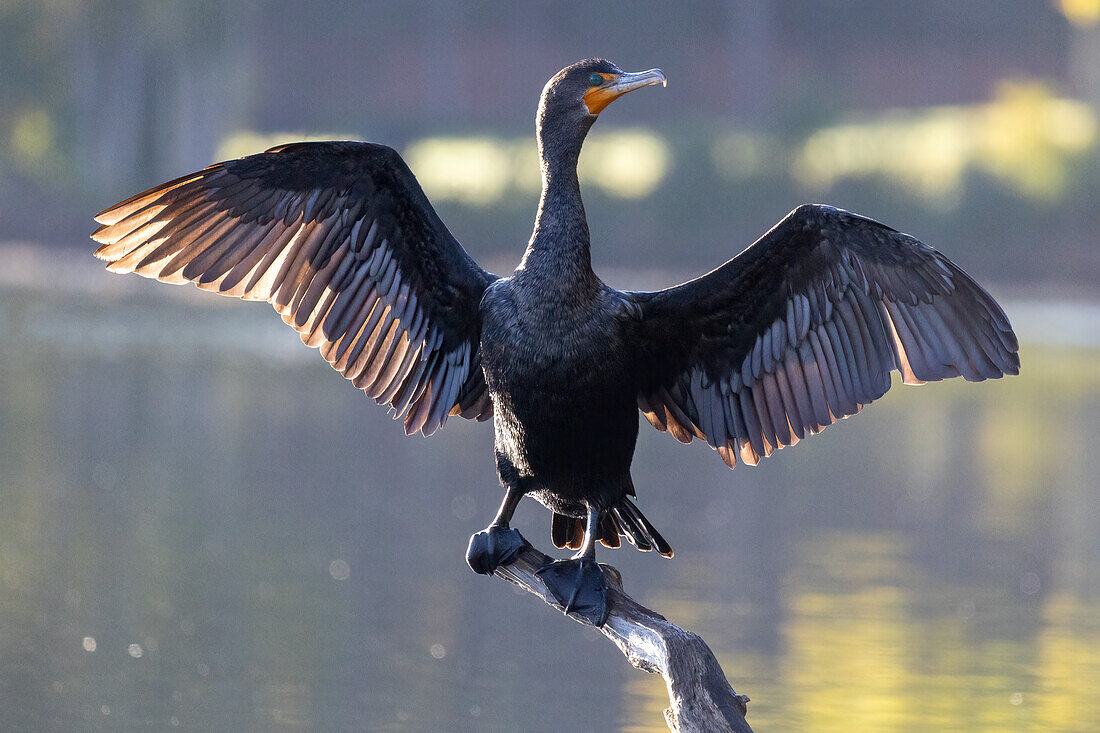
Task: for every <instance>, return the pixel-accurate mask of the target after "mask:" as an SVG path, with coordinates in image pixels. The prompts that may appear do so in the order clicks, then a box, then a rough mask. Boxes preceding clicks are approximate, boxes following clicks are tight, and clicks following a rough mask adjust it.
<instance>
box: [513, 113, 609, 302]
mask: <svg viewBox="0 0 1100 733" xmlns="http://www.w3.org/2000/svg"><path fill="white" fill-rule="evenodd" d="M563 121H564V120H562V118H558V119H557V120H556V121H555V120H554V119H549V118H547V117H546V116H545V115H544V114H542V110H540V114H539V118H538V123H539V124H538V143H539V159H540V163H541V168H542V196H541V198H540V199H539V210H538V215H537V216H536V217H535V229H534V231H533V232H532V234H531V241H530V242H528V244H527V251H526V252H524V254H523V262H522V263H521V264H520V268H521V269H523V270H525V271H526V272H528V273H529V274H531V275H545V276H546V277H547V278H548V279H552V280H553V281H554V282H555V283H556V284H557V286H558V287H559V288H565V289H570V288H576V287H588V286H592V285H593V284H594V283H596V282H598V281H597V280H596V276H595V274H594V273H593V272H592V257H591V253H590V250H589V238H588V222H587V221H586V220H585V216H584V204H583V203H582V202H581V189H580V183H579V182H578V180H577V160H578V159H579V157H580V152H581V144H582V143H583V142H584V137H585V135H586V134H587V133H588V128H589V127H591V125H592V121H591V120H583V121H582V122H581V123H580V124H578V123H577V122H576V121H571V124H562V122H563Z"/></svg>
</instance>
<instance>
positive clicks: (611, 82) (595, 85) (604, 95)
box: [539, 59, 667, 123]
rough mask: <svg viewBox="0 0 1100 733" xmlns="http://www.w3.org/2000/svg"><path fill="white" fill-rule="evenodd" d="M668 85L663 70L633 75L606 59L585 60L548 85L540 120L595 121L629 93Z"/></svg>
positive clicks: (540, 109) (570, 67)
mask: <svg viewBox="0 0 1100 733" xmlns="http://www.w3.org/2000/svg"><path fill="white" fill-rule="evenodd" d="M666 83H667V82H666V81H665V75H664V72H662V71H661V70H660V69H649V70H648V71H639V72H636V73H630V72H626V71H623V70H622V69H620V68H619V67H618V66H616V65H615V64H613V63H611V62H610V61H608V60H607V59H585V60H584V61H578V62H577V63H575V64H573V65H572V66H567V67H565V68H564V69H562V70H561V71H559V72H558V73H557V74H554V76H553V78H551V79H550V81H548V82H546V86H545V87H544V88H543V90H542V98H541V99H540V101H539V118H540V119H544V118H545V117H546V115H548V114H553V115H555V116H563V117H567V118H574V119H577V120H578V121H580V120H582V119H585V118H592V119H594V118H595V116H596V115H598V114H599V113H600V112H602V111H603V109H604V108H605V107H607V105H609V104H611V103H612V102H614V101H615V100H616V99H618V98H619V97H621V96H622V95H624V94H626V93H627V92H632V91H634V90H635V89H641V88H642V87H647V86H649V85H651V84H661V85H664V84H666ZM591 121H592V120H591V119H589V120H588V122H589V123H591Z"/></svg>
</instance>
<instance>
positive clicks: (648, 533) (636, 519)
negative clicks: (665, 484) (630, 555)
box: [611, 497, 672, 557]
mask: <svg viewBox="0 0 1100 733" xmlns="http://www.w3.org/2000/svg"><path fill="white" fill-rule="evenodd" d="M611 512H612V513H613V514H614V515H615V517H616V519H618V522H619V526H620V527H621V528H622V532H623V534H624V535H626V538H627V540H629V541H630V542H631V543H632V544H633V545H634V546H636V547H637V548H638V549H639V550H643V551H646V550H656V551H657V552H658V553H660V554H661V555H664V556H665V557H672V546H671V545H669V544H668V541H667V540H666V539H665V538H664V537H662V536H661V533H660V532H658V531H657V528H656V527H654V526H653V525H652V524H650V523H649V520H648V519H646V518H645V515H644V514H642V512H641V511H640V510H639V509H638V507H636V506H634V503H633V502H632V501H630V499H627V498H625V497H624V498H623V500H622V501H620V502H619V503H618V505H617V506H615V507H614V508H613V509H612V510H611Z"/></svg>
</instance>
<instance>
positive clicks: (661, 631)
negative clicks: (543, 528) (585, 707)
mask: <svg viewBox="0 0 1100 733" xmlns="http://www.w3.org/2000/svg"><path fill="white" fill-rule="evenodd" d="M551 560H552V558H550V557H548V556H546V555H544V554H543V553H541V552H539V551H538V550H536V549H535V548H534V547H532V546H531V545H530V544H526V545H525V546H524V547H523V549H522V550H520V552H519V553H518V555H517V556H516V559H515V560H514V561H513V562H511V563H509V564H508V565H502V566H500V567H498V568H497V569H496V570H495V571H494V574H495V575H496V576H498V577H500V578H503V579H504V580H507V581H508V582H509V583H513V584H515V585H517V586H519V587H520V588H523V589H524V590H526V591H527V592H529V593H534V594H535V595H536V596H539V597H540V598H542V600H544V601H545V602H546V603H548V604H549V605H551V606H553V607H555V608H557V609H558V610H559V611H562V612H563V613H564V611H565V609H564V608H563V607H562V606H561V605H560V604H559V603H558V602H557V601H556V600H555V599H554V596H553V595H552V594H551V593H550V590H549V589H548V588H547V587H546V585H545V584H544V583H543V581H542V578H541V577H539V575H538V574H537V571H538V570H539V568H541V567H543V566H544V565H546V564H547V563H549V562H551ZM601 567H602V568H603V570H604V576H605V577H606V578H607V585H608V594H607V595H608V604H609V606H610V614H609V615H608V617H607V622H606V623H605V624H604V626H603V628H601V629H599V631H601V632H602V633H603V635H604V636H606V637H607V638H608V639H611V641H613V642H614V643H615V646H617V647H619V650H620V651H621V652H622V653H623V654H625V655H626V658H627V660H628V661H629V662H630V663H631V664H632V665H634V666H635V667H637V668H638V669H642V670H645V671H646V672H654V673H657V674H660V675H661V676H662V677H664V679H665V684H666V685H667V686H668V699H669V703H670V707H669V708H668V709H667V710H665V722H667V723H668V727H669V729H670V730H672V731H673V733H722V732H723V731H733V732H734V733H752V728H750V727H749V724H748V722H746V720H745V710H746V708H745V703H747V702H748V701H749V698H748V697H746V696H745V695H738V694H737V693H736V692H734V690H733V688H732V687H730V684H729V682H727V681H726V675H725V674H724V673H723V672H722V668H721V667H720V666H719V664H718V660H717V659H715V657H714V653H713V652H711V650H710V647H708V646H707V645H706V643H705V642H704V641H703V640H702V639H701V638H699V637H698V636H696V635H695V634H693V633H691V632H690V631H685V630H684V629H681V628H680V627H679V626H676V625H675V624H672V623H670V622H669V621H667V620H666V619H665V618H664V616H661V615H660V614H658V613H655V612H654V611H651V610H649V609H648V608H645V607H644V606H642V605H641V604H639V603H638V602H637V601H635V600H634V599H633V598H631V597H630V596H628V595H627V594H626V593H624V592H623V584H622V576H621V575H620V574H619V571H618V570H616V569H615V568H613V567H611V566H610V565H601ZM568 615H569V617H570V618H572V619H573V620H574V621H576V622H577V623H580V624H584V625H587V626H591V625H592V624H591V622H590V621H589V620H588V619H586V618H584V617H582V616H580V615H577V614H573V613H571V614H568Z"/></svg>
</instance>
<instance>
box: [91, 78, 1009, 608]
mask: <svg viewBox="0 0 1100 733" xmlns="http://www.w3.org/2000/svg"><path fill="white" fill-rule="evenodd" d="M664 82H665V77H664V74H663V73H662V72H661V71H660V70H659V69H651V70H649V71H644V72H641V73H636V74H630V73H624V72H623V71H621V70H620V69H619V68H618V67H617V66H615V65H614V64H612V63H610V62H608V61H605V60H602V59H590V60H586V61H581V62H580V63H577V64H574V65H572V66H569V67H568V68H565V69H563V70H561V71H560V72H558V73H557V74H556V75H555V76H554V77H553V78H552V79H551V80H550V81H549V82H548V83H547V84H546V87H545V88H544V89H543V91H542V97H541V100H540V102H539V107H538V115H537V132H538V147H539V155H540V158H541V163H542V165H541V168H542V197H541V200H540V201H539V209H538V216H537V217H536V220H535V228H534V232H533V233H532V235H531V239H530V242H529V243H528V245H527V250H526V252H525V253H524V255H523V260H522V262H521V263H520V265H519V267H518V268H517V269H516V271H515V272H514V273H513V274H512V275H511V276H509V277H503V278H501V277H497V276H495V275H491V274H489V273H488V272H486V271H485V270H483V269H481V268H480V267H478V265H477V264H476V263H475V262H474V261H473V260H472V259H471V258H470V257H469V256H468V255H467V254H466V252H465V250H463V248H462V247H461V245H459V243H458V242H457V241H456V240H455V238H454V237H453V236H451V233H450V232H449V231H447V228H446V227H445V226H444V225H443V222H442V221H440V219H439V217H438V216H437V215H436V213H435V211H434V210H433V209H432V206H431V204H430V203H429V202H428V199H427V198H426V197H425V195H424V193H423V191H422V190H421V188H420V186H419V185H418V184H417V182H416V179H415V178H414V177H413V175H412V173H411V172H410V171H409V169H408V167H407V166H406V165H405V163H404V162H403V161H402V160H401V157H400V156H399V155H398V154H397V153H396V152H394V151H393V150H392V149H390V148H388V147H385V146H383V145H376V144H372V143H361V142H323V143H296V144H291V145H283V146H280V147H277V148H272V149H271V150H268V151H267V152H264V153H260V154H257V155H250V156H247V157H244V158H240V159H238V160H231V161H226V162H224V163H218V164H215V165H212V166H210V167H208V168H205V169H203V170H201V171H198V172H196V173H192V174H190V175H187V176H183V177H182V178H178V179H176V180H174V181H170V182H168V183H165V184H163V185H160V186H157V187H156V188H153V189H150V190H148V191H146V192H144V193H140V194H138V195H136V196H134V197H132V198H130V199H127V200H126V201H123V202H122V203H120V204H117V205H115V206H112V207H110V208H109V209H107V210H105V211H103V212H102V213H100V214H99V215H98V216H97V217H96V219H97V220H98V221H99V222H100V223H101V224H102V225H103V226H101V227H100V228H99V229H97V230H96V232H95V233H94V234H93V235H92V236H93V238H94V239H95V240H96V241H97V242H100V243H102V247H100V248H99V249H98V250H97V251H96V255H97V256H98V257H100V258H102V259H104V260H107V261H108V263H109V264H108V269H110V270H112V271H114V272H136V273H138V274H140V275H144V276H146V277H155V278H157V279H159V280H163V281H165V282H171V283H183V282H193V283H195V284H196V285H198V287H200V288H203V289H204V290H211V291H214V292H216V293H220V294H223V295H232V296H237V297H241V298H244V299H247V300H266V301H268V302H270V303H271V304H272V305H273V306H274V307H275V309H276V310H277V311H278V312H279V313H280V314H281V315H282V317H283V320H284V321H286V322H287V323H288V324H290V325H291V326H293V327H294V328H295V329H296V330H297V331H298V332H299V333H300V334H301V337H302V341H304V342H305V343H306V344H307V345H309V346H314V347H318V348H319V349H320V350H321V354H322V355H323V356H324V357H325V359H326V360H327V361H328V362H329V363H330V364H331V365H332V366H333V367H334V368H335V369H337V370H338V371H340V373H342V374H343V375H344V376H345V377H347V378H348V379H349V380H351V381H352V382H353V383H354V384H355V386H356V387H359V388H361V389H362V390H363V391H365V392H366V393H367V394H368V395H369V396H370V397H372V398H374V399H375V401H377V402H379V403H382V404H386V405H388V406H389V407H390V408H391V411H392V412H393V413H394V415H395V416H396V417H403V418H404V423H405V431H406V432H407V433H410V434H411V433H414V432H417V431H421V432H423V433H424V434H425V435H430V434H431V433H433V432H434V431H435V430H437V429H438V428H440V427H442V426H443V424H444V423H445V422H446V421H447V418H448V416H451V415H461V416H462V417H466V418H473V419H477V420H485V419H488V418H489V417H492V418H493V419H494V425H495V428H496V461H497V470H498V473H499V475H500V480H501V483H502V484H503V485H504V487H505V488H506V493H505V497H504V501H503V503H502V505H501V507H500V511H499V512H498V513H497V515H496V518H495V519H494V520H493V522H492V523H491V524H490V525H489V527H488V528H486V529H485V530H484V531H482V532H479V533H477V534H476V535H474V536H473V537H472V538H471V541H470V548H469V550H468V552H467V559H468V561H469V563H470V566H471V567H472V568H473V569H474V570H476V571H477V572H479V573H491V572H492V571H493V569H494V568H495V567H497V566H498V565H499V564H502V563H506V562H508V561H509V560H510V559H511V556H512V555H514V553H515V551H516V550H517V549H518V548H519V547H520V546H521V543H522V539H521V538H520V537H519V534H518V532H516V531H515V530H512V529H509V521H510V519H511V517H512V513H513V511H514V510H515V508H516V505H517V504H518V503H519V501H520V499H521V498H522V497H523V496H526V495H531V496H534V497H535V498H536V499H537V500H538V501H540V502H541V503H542V504H544V505H545V506H546V507H548V508H549V509H550V510H551V511H552V512H553V519H552V538H553V541H554V544H555V545H556V546H558V547H565V546H568V547H570V548H574V549H578V550H579V552H578V553H577V554H576V555H575V556H574V557H573V558H572V559H570V560H565V561H561V562H557V563H553V564H552V565H550V566H548V567H547V568H545V569H544V578H545V579H546V581H547V583H548V585H550V587H551V589H552V590H553V592H554V593H555V594H556V595H557V596H558V597H559V600H561V601H562V602H563V604H566V605H567V606H568V607H571V608H573V609H575V610H577V611H578V612H580V613H583V614H585V615H587V616H588V617H589V618H590V619H591V620H592V621H593V622H594V623H596V624H601V623H603V621H604V619H605V618H606V614H607V607H606V602H605V600H604V595H605V594H604V588H605V586H604V584H603V575H602V573H601V571H600V569H599V566H598V565H597V564H596V562H595V542H596V541H597V540H599V541H601V542H603V543H604V544H605V545H608V546H610V547H618V546H619V538H620V535H623V536H625V537H626V538H627V539H628V540H629V541H630V542H631V543H633V544H634V545H635V546H636V547H638V548H639V549H641V550H650V549H655V550H657V551H658V552H659V553H660V554H662V555H665V556H671V555H672V548H671V547H670V546H669V544H668V542H666V541H665V539H664V538H663V537H662V536H661V534H660V533H659V532H658V531H657V530H656V529H654V528H653V525H651V524H650V523H649V521H648V520H647V519H646V518H645V517H644V516H643V515H642V513H641V512H640V511H639V510H638V508H637V507H636V506H635V505H634V503H633V502H632V501H631V500H630V497H633V496H635V493H634V487H633V484H632V483H631V478H630V462H631V459H632V457H633V453H634V445H635V441H636V439H637V435H638V409H639V408H640V409H641V411H642V413H643V414H644V415H645V417H646V418H647V419H648V420H649V422H650V423H651V424H652V425H653V426H654V427H656V428H658V429H659V430H667V431H668V432H670V433H672V435H673V436H675V437H676V438H677V439H678V440H680V441H682V442H685V443H686V442H689V441H691V440H692V438H700V439H703V440H706V441H707V442H708V443H709V444H710V445H711V446H712V447H713V448H715V449H716V450H717V451H718V453H719V454H720V455H721V457H722V460H724V461H725V462H726V463H727V464H728V465H729V466H730V467H733V466H734V465H735V464H736V463H737V461H738V460H741V461H742V462H744V463H748V464H755V463H757V462H758V461H759V460H760V459H761V458H763V457H765V456H769V455H771V454H772V452H773V451H775V450H776V449H778V448H782V447H784V446H788V445H793V444H794V443H796V442H797V441H798V440H799V439H801V438H803V437H805V436H806V435H807V434H813V433H816V432H818V431H819V430H821V429H823V428H824V427H825V426H826V425H829V424H831V423H833V422H834V421H836V420H837V419H838V418H842V417H847V416H849V415H852V414H854V413H856V412H858V411H859V410H860V409H861V408H862V406H863V405H865V404H867V403H869V402H871V401H873V400H875V399H877V398H879V397H881V396H882V395H883V393H885V392H886V390H887V389H889V388H890V372H891V371H892V370H894V369H897V370H899V371H900V372H901V374H902V377H903V381H904V382H906V383H907V384H920V383H922V382H924V381H933V380H939V379H943V378H945V377H956V376H962V377H965V378H966V379H968V380H973V381H978V380H983V379H988V378H997V377H1000V376H1002V375H1004V374H1016V373H1017V372H1018V370H1019V358H1018V356H1017V341H1016V337H1015V335H1014V334H1013V332H1012V329H1011V327H1010V325H1009V322H1008V319H1007V318H1006V317H1005V314H1004V312H1003V311H1002V310H1001V308H1000V307H999V306H998V305H997V303H996V302H994V300H993V298H992V297H990V295H989V294H988V293H987V292H986V291H985V290H983V289H982V288H981V287H980V286H979V285H978V284H977V283H975V282H974V281H973V280H972V279H971V278H970V277H969V276H968V275H967V274H966V273H964V272H963V271H962V270H961V269H960V268H959V267H958V266H956V265H955V264H954V263H953V262H951V261H950V260H948V259H947V258H946V257H944V256H943V255H941V254H940V253H939V252H937V251H936V250H934V249H932V248H931V247H928V246H927V245H925V244H922V243H921V242H919V241H917V240H916V239H914V238H912V237H910V236H908V235H905V234H902V233H900V232H897V231H895V230H894V229H891V228H889V227H886V226H884V225H882V224H879V223H878V222H875V221H872V220H871V219H867V218H864V217H862V216H858V215H856V214H851V213H848V212H846V211H842V210H840V209H835V208H832V207H829V206H822V205H816V204H807V205H803V206H799V207H798V208H797V209H795V210H794V211H792V212H791V213H790V214H789V215H788V216H787V217H786V218H784V219H783V220H782V221H781V222H779V224H777V225H776V226H775V227H774V228H773V229H772V230H771V231H769V232H768V233H766V234H765V235H764V236H763V237H761V238H760V240H758V241H757V242H756V243H755V244H753V245H752V246H751V247H749V248H748V249H746V250H745V251H743V252H742V253H741V254H739V255H737V256H736V257H734V258H733V259H731V260H730V261H728V262H726V263H725V264H724V265H722V266H721V267H719V268H718V269H716V270H714V271H712V272H711V273H709V274H707V275H704V276H702V277H699V278H697V279H695V280H692V281H690V282H687V283H684V284H682V285H679V286H676V287H674V288H669V289H667V290H661V291H657V292H620V291H618V290H615V289H613V288H610V287H608V286H607V285H605V284H604V283H603V282H602V281H601V280H600V279H599V278H598V277H597V276H596V274H595V273H594V272H593V271H592V267H591V260H590V256H589V236H588V225H587V223H586V222H585V214H584V207H583V205H582V203H581V196H580V187H579V185H578V182H577V160H578V156H579V155H580V151H581V144H582V142H583V141H584V138H585V135H586V134H587V132H588V129H589V128H590V127H591V126H592V123H593V122H595V121H596V117H597V115H599V113H600V112H601V111H602V110H603V109H604V108H605V107H606V106H607V105H608V104H609V103H611V102H612V101H613V100H614V99H616V98H617V97H619V96H620V95H622V94H625V93H626V92H629V91H631V90H634V89H638V88H640V87H644V86H648V85H651V84H664Z"/></svg>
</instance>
